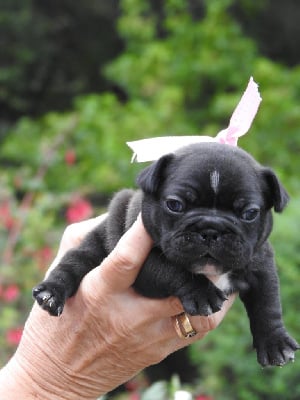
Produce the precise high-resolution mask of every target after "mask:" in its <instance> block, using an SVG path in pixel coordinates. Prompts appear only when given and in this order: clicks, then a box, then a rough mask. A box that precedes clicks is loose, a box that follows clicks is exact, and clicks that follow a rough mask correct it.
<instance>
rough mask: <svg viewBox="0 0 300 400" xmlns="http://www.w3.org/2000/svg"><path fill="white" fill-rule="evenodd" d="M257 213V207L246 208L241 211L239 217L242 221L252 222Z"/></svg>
mask: <svg viewBox="0 0 300 400" xmlns="http://www.w3.org/2000/svg"><path fill="white" fill-rule="evenodd" d="M258 214H259V208H254V207H253V208H248V209H247V210H245V211H243V212H242V215H241V218H242V219H243V220H244V221H248V222H252V221H254V220H255V219H256V218H257V217H258Z"/></svg>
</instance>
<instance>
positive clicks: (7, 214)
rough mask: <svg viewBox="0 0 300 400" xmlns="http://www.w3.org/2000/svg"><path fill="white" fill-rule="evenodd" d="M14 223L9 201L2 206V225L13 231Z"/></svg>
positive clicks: (0, 218) (0, 222) (0, 220)
mask: <svg viewBox="0 0 300 400" xmlns="http://www.w3.org/2000/svg"><path fill="white" fill-rule="evenodd" d="M14 222H15V221H14V218H13V217H12V214H11V208H10V204H9V201H8V200H6V201H4V202H3V203H1V204H0V225H4V226H5V228H6V229H11V228H12V227H13V225H14Z"/></svg>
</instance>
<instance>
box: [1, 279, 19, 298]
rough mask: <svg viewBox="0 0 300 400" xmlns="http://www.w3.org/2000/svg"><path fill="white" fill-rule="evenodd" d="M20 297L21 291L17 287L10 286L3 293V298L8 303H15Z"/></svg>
mask: <svg viewBox="0 0 300 400" xmlns="http://www.w3.org/2000/svg"><path fill="white" fill-rule="evenodd" d="M19 295H20V289H19V287H18V286H17V285H14V284H13V285H9V286H8V287H7V288H6V289H4V290H3V291H2V298H3V300H4V301H6V302H7V303H10V302H12V301H15V300H16V299H17V298H18V297H19Z"/></svg>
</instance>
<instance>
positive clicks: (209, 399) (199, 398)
mask: <svg viewBox="0 0 300 400" xmlns="http://www.w3.org/2000/svg"><path fill="white" fill-rule="evenodd" d="M195 400H213V398H212V397H210V396H205V394H202V395H201V394H200V395H198V396H196V398H195Z"/></svg>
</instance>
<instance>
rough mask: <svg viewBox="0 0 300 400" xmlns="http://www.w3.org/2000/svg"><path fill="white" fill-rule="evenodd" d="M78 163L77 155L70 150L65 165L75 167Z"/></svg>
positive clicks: (67, 152) (66, 154) (66, 153)
mask: <svg viewBox="0 0 300 400" xmlns="http://www.w3.org/2000/svg"><path fill="white" fill-rule="evenodd" d="M75 162H76V153H75V151H74V150H73V149H69V150H67V151H66V152H65V163H66V164H67V165H73V164H75Z"/></svg>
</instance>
